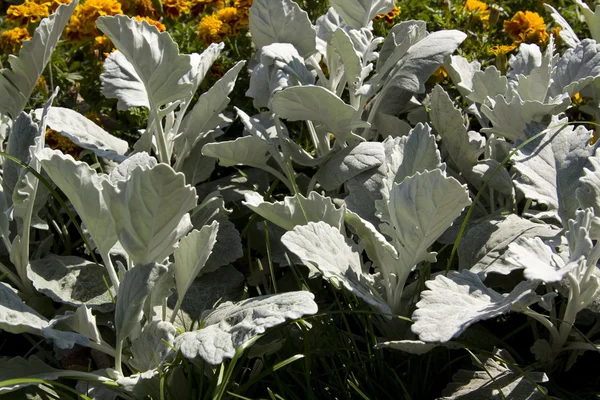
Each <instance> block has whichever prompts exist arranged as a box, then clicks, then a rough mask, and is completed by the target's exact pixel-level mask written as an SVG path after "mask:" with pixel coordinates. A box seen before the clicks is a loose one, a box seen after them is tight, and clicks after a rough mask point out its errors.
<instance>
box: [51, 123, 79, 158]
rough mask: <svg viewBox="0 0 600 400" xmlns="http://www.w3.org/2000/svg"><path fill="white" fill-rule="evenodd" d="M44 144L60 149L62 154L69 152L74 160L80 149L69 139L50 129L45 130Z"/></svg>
mask: <svg viewBox="0 0 600 400" xmlns="http://www.w3.org/2000/svg"><path fill="white" fill-rule="evenodd" d="M46 145H47V146H48V147H50V148H51V149H52V150H60V151H62V152H63V153H64V154H69V155H71V156H72V157H73V158H74V159H76V160H77V158H78V157H79V152H80V151H81V150H82V149H81V147H79V146H77V145H76V144H75V143H73V142H72V141H71V140H70V139H68V138H66V137H65V136H63V135H61V134H60V133H58V132H56V131H53V130H52V129H48V130H47V131H46Z"/></svg>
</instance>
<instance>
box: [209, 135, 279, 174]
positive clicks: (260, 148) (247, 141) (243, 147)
mask: <svg viewBox="0 0 600 400" xmlns="http://www.w3.org/2000/svg"><path fill="white" fill-rule="evenodd" d="M269 149H270V146H269V143H266V142H265V141H263V140H261V139H258V138H257V137H254V136H243V137H240V138H237V139H235V140H229V141H227V142H218V143H207V144H205V145H204V147H203V148H202V154H203V155H205V156H207V157H213V158H218V159H219V165H221V166H223V167H232V166H234V165H248V166H251V167H257V168H261V167H265V166H266V165H267V161H269V158H271V155H270V153H269Z"/></svg>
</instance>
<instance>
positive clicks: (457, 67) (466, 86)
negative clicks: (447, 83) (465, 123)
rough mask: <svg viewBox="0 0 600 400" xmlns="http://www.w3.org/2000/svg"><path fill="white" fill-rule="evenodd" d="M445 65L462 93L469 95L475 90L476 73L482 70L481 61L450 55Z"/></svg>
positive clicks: (465, 95)
mask: <svg viewBox="0 0 600 400" xmlns="http://www.w3.org/2000/svg"><path fill="white" fill-rule="evenodd" d="M444 67H445V68H446V71H447V72H448V75H449V76H450V79H452V82H453V83H454V84H455V85H456V88H457V89H458V90H459V92H460V94H462V95H463V96H464V97H467V96H469V95H470V94H471V93H472V92H473V79H474V77H475V74H476V73H477V72H478V71H481V63H480V62H479V61H477V60H474V61H472V62H469V61H468V60H467V59H466V58H464V57H462V56H450V58H448V59H447V60H446V62H445V63H444ZM490 68H492V67H490Z"/></svg>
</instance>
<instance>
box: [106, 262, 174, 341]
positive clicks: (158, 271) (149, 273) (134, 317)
mask: <svg viewBox="0 0 600 400" xmlns="http://www.w3.org/2000/svg"><path fill="white" fill-rule="evenodd" d="M166 272H167V268H166V267H165V266H163V265H160V264H156V263H151V264H145V265H137V266H135V267H134V268H132V269H130V270H129V271H127V272H126V273H125V277H124V278H123V282H121V286H119V292H118V293H117V306H116V309H115V328H116V331H117V340H119V341H121V340H124V339H125V338H126V337H127V336H128V335H129V334H130V333H131V331H132V330H133V329H134V328H135V326H136V325H137V324H138V323H139V322H140V321H141V319H142V309H143V307H144V302H145V301H146V298H147V297H148V295H149V294H150V292H151V291H152V290H153V289H154V286H155V285H156V283H157V281H158V280H159V279H160V277H161V276H162V275H164V274H165V273H166Z"/></svg>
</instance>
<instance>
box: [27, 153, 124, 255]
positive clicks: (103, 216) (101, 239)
mask: <svg viewBox="0 0 600 400" xmlns="http://www.w3.org/2000/svg"><path fill="white" fill-rule="evenodd" d="M38 158H39V159H40V162H41V164H42V167H43V168H44V170H45V171H46V173H47V174H48V175H49V176H50V179H52V182H54V183H55V184H56V185H57V186H58V187H59V188H60V190H61V191H62V192H63V193H64V194H65V195H66V196H67V198H68V199H69V201H70V202H71V204H72V205H73V207H74V208H75V211H77V214H78V215H79V216H80V217H81V219H82V220H83V222H84V223H85V226H86V227H87V229H88V230H89V231H90V234H91V236H92V238H93V239H94V243H95V244H96V246H97V247H98V249H99V250H100V252H101V253H102V254H108V252H109V251H110V249H111V248H112V247H113V245H114V244H115V243H116V242H117V233H116V230H115V226H114V223H113V221H112V219H111V217H110V212H109V210H108V207H107V205H106V202H105V200H104V197H103V195H102V192H103V189H102V182H103V181H105V180H107V178H106V176H104V175H98V174H97V173H96V171H94V170H93V169H92V168H90V166H89V165H88V164H86V163H84V162H81V161H75V160H74V159H73V157H71V156H66V155H64V154H62V153H61V152H60V151H57V150H50V149H44V150H42V151H41V152H40V153H39V155H38Z"/></svg>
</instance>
